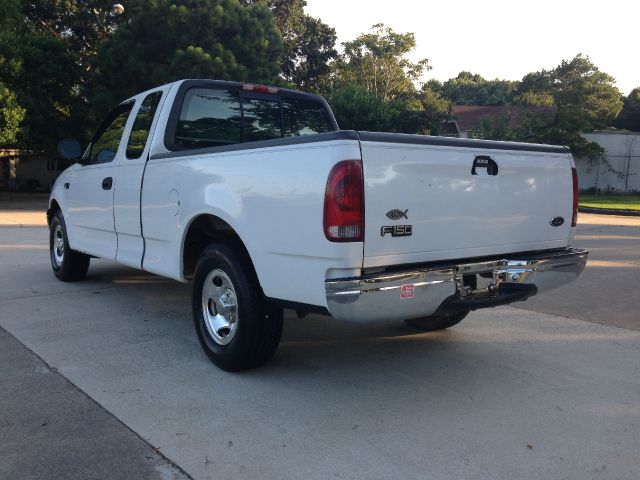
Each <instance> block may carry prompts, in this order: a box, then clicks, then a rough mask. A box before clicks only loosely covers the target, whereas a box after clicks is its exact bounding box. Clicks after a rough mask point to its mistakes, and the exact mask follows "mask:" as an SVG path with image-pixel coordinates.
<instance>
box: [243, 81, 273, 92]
mask: <svg viewBox="0 0 640 480" xmlns="http://www.w3.org/2000/svg"><path fill="white" fill-rule="evenodd" d="M242 89H243V90H246V91H248V92H258V93H278V92H279V91H280V89H279V88H278V87H268V86H266V85H255V84H253V83H243V84H242Z"/></svg>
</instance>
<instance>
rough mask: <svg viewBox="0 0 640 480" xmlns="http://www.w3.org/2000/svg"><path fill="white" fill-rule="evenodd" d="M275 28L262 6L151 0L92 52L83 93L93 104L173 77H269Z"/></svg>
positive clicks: (275, 57)
mask: <svg viewBox="0 0 640 480" xmlns="http://www.w3.org/2000/svg"><path fill="white" fill-rule="evenodd" d="M281 52H282V47H281V41H280V36H279V34H278V31H277V29H276V27H275V24H274V21H273V17H272V15H271V13H270V12H269V10H268V9H267V8H266V7H264V6H262V5H250V6H242V5H240V3H238V0H174V1H169V0H157V1H155V2H153V3H152V4H151V5H149V6H148V8H147V11H146V12H145V15H138V16H136V17H135V18H133V19H131V20H130V21H128V22H126V23H123V24H122V25H121V26H120V27H119V28H118V29H117V30H116V32H115V33H114V34H113V35H112V36H110V37H109V38H108V39H107V40H105V41H104V43H103V44H102V46H101V47H100V48H99V50H98V55H97V57H96V59H95V63H94V68H95V76H94V79H93V81H92V83H91V85H90V86H89V88H88V89H87V93H88V97H89V98H90V100H91V102H92V104H93V105H94V106H95V107H96V108H97V110H98V111H100V112H104V110H106V109H107V108H109V107H111V106H113V105H114V104H116V103H118V102H120V101H121V100H123V99H124V98H126V97H128V96H130V95H133V94H135V93H138V92H140V91H143V90H145V89H148V88H151V87H153V86H156V85H161V84H163V83H167V82H171V81H174V80H177V79H180V78H218V79H227V80H240V81H254V82H266V83H273V82H276V81H277V79H278V72H279V68H278V64H279V61H280V55H281Z"/></svg>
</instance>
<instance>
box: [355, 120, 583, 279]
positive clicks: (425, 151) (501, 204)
mask: <svg viewBox="0 0 640 480" xmlns="http://www.w3.org/2000/svg"><path fill="white" fill-rule="evenodd" d="M360 138H361V149H362V161H363V167H364V182H365V243H364V262H363V267H365V268H366V267H375V266H383V265H398V264H406V263H419V262H428V261H439V260H448V259H454V258H471V257H478V256H485V255H500V254H503V253H510V252H523V251H532V250H544V249H551V248H561V247H565V246H567V245H569V243H570V237H571V233H572V232H571V219H572V214H573V205H572V202H573V187H572V174H571V167H572V159H571V155H570V154H569V153H568V151H567V150H566V149H564V148H563V147H552V146H548V145H545V146H542V145H526V144H510V143H506V142H482V141H477V140H464V139H445V138H441V137H423V136H417V135H394V134H378V133H364V132H363V133H361V134H360Z"/></svg>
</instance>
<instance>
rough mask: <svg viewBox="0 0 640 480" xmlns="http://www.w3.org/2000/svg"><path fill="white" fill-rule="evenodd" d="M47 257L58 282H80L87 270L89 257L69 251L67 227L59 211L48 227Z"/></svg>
mask: <svg viewBox="0 0 640 480" xmlns="http://www.w3.org/2000/svg"><path fill="white" fill-rule="evenodd" d="M49 254H50V255H49V256H50V257H51V268H52V269H53V273H54V275H55V276H56V277H58V279H59V280H62V281H63V282H75V281H77V280H82V279H83V278H84V277H85V275H86V274H87V270H88V269H89V261H90V260H91V257H89V255H86V254H84V253H81V252H76V251H75V250H71V248H70V247H69V239H68V238H67V227H66V225H65V223H64V217H63V216H62V213H61V212H60V211H57V212H56V213H54V215H53V217H52V218H51V225H50V226H49Z"/></svg>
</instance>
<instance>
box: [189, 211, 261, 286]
mask: <svg viewBox="0 0 640 480" xmlns="http://www.w3.org/2000/svg"><path fill="white" fill-rule="evenodd" d="M222 239H230V240H233V241H234V243H236V244H237V245H238V246H239V248H240V252H239V253H240V254H242V255H246V257H247V259H248V260H249V262H251V257H250V256H249V252H248V251H247V248H246V247H245V246H244V243H242V240H240V237H239V236H238V234H237V233H236V231H235V230H234V229H233V228H232V227H231V226H230V225H229V224H228V223H227V222H225V221H224V220H222V219H221V218H219V217H216V216H215V215H208V214H205V215H200V216H199V217H196V218H195V219H194V220H193V221H192V222H191V224H190V225H189V228H188V229H187V233H186V235H185V237H184V244H183V247H182V274H183V276H184V278H187V279H189V278H191V277H193V274H194V272H195V268H196V263H197V262H198V259H199V258H200V255H201V254H202V252H203V251H204V249H205V248H207V246H209V245H211V243H213V242H215V241H217V240H222ZM251 265H252V266H253V263H251Z"/></svg>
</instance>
